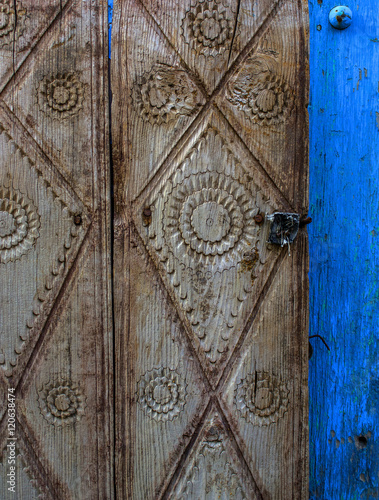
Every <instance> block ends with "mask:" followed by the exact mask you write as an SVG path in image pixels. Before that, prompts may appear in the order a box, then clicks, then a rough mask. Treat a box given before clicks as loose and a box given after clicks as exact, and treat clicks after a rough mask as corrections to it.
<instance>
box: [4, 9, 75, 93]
mask: <svg viewBox="0 0 379 500" xmlns="http://www.w3.org/2000/svg"><path fill="white" fill-rule="evenodd" d="M74 1H75V0H67V3H66V5H65V6H64V7H63V8H62V2H60V9H59V10H58V12H57V13H56V15H55V17H53V19H52V20H51V22H50V23H49V24H48V25H47V26H46V28H45V30H44V31H43V32H42V33H40V35H39V36H38V33H37V37H38V38H37V39H36V40H35V42H34V45H33V46H32V48H31V49H30V52H29V53H28V54H27V56H26V57H25V59H24V60H23V61H22V62H21V63H20V65H19V66H18V68H17V69H15V66H14V57H13V73H12V75H11V76H10V78H9V79H8V81H7V82H5V83H4V85H3V88H2V89H0V97H2V95H3V93H5V92H6V90H7V88H8V87H9V86H10V84H11V83H12V81H13V80H15V79H16V78H17V76H18V74H19V73H20V71H21V70H22V69H23V67H24V65H25V64H26V63H27V61H28V60H29V59H30V58H31V57H32V56H33V55H34V52H35V51H36V50H38V46H39V45H40V43H41V40H42V38H46V37H47V36H48V35H47V33H48V32H49V31H52V27H53V26H54V25H55V24H56V23H57V22H58V20H59V19H60V18H62V17H63V16H64V15H65V13H66V11H67V10H68V9H70V8H71V6H72V4H73V3H74ZM13 55H14V43H13Z"/></svg>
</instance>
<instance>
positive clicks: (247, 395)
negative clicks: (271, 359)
mask: <svg viewBox="0 0 379 500" xmlns="http://www.w3.org/2000/svg"><path fill="white" fill-rule="evenodd" d="M288 394H289V390H288V389H287V387H286V384H285V383H284V382H282V381H281V380H280V379H279V378H278V377H275V376H274V375H272V374H269V373H267V372H255V373H254V374H251V375H248V376H247V377H246V378H244V379H243V380H241V382H240V383H239V384H238V385H237V387H236V389H235V398H234V401H235V405H236V408H237V410H238V411H239V412H240V413H241V415H242V416H243V418H245V419H246V420H247V421H248V422H251V423H252V424H254V425H259V426H262V425H270V424H272V423H275V422H277V421H278V420H279V419H280V418H282V417H283V415H284V414H285V412H286V411H287V409H288Z"/></svg>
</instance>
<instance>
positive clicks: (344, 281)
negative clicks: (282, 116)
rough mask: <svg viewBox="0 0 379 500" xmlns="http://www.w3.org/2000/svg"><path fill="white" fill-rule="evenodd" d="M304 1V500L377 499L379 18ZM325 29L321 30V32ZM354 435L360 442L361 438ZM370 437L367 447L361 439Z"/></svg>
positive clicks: (370, 2)
mask: <svg viewBox="0 0 379 500" xmlns="http://www.w3.org/2000/svg"><path fill="white" fill-rule="evenodd" d="M335 5H336V2H334V1H330V0H327V1H325V0H324V1H322V0H310V1H309V7H310V71H311V99H310V106H309V117H310V203H311V208H310V213H311V217H312V218H313V223H312V224H311V225H310V226H308V227H309V233H310V257H311V260H310V312H311V315H310V334H311V335H314V334H319V335H322V336H323V337H324V338H325V340H326V342H327V343H328V345H329V346H330V349H331V350H330V352H328V351H327V350H326V349H325V347H324V346H323V344H322V342H320V340H319V339H312V340H311V342H312V345H313V347H314V354H313V356H312V359H311V360H310V363H309V369H310V371H309V380H310V475H311V477H310V499H312V500H313V499H314V500H316V499H322V500H358V499H374V498H379V478H378V473H379V427H378V424H379V372H378V368H379V354H378V353H379V339H378V337H379V287H378V285H379V246H378V244H379V218H378V205H379V167H378V164H379V123H378V122H379V120H378V121H377V116H378V115H377V113H378V112H379V93H378V92H379V45H378V44H377V43H373V42H375V41H376V40H378V39H379V21H378V19H379V11H378V1H377V0H365V1H364V2H359V1H353V2H351V3H350V4H349V5H348V6H349V7H350V8H351V10H352V12H353V22H352V24H351V26H350V27H349V28H348V29H347V30H344V31H338V30H336V29H334V28H332V27H331V26H330V24H329V21H328V16H329V11H330V10H331V9H332V8H333V7H335ZM320 28H321V29H320ZM359 437H360V438H359ZM365 440H367V445H366V441H365Z"/></svg>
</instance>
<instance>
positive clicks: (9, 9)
mask: <svg viewBox="0 0 379 500" xmlns="http://www.w3.org/2000/svg"><path fill="white" fill-rule="evenodd" d="M25 18H26V10H25V9H24V8H23V7H22V4H21V2H20V1H18V0H16V2H14V0H0V47H4V46H6V45H11V44H13V41H14V40H17V39H18V38H19V37H20V36H21V35H22V33H23V31H24V29H25ZM16 20H17V22H16Z"/></svg>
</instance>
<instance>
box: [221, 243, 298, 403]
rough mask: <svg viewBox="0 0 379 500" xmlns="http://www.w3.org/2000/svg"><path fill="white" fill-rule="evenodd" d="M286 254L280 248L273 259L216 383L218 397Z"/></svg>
mask: <svg viewBox="0 0 379 500" xmlns="http://www.w3.org/2000/svg"><path fill="white" fill-rule="evenodd" d="M287 254H288V252H287V249H286V248H282V249H281V252H280V253H279V255H278V256H277V257H276V259H275V262H274V264H273V268H272V270H271V272H270V274H269V275H268V276H267V278H266V281H265V283H264V285H263V287H262V289H261V292H260V294H259V298H258V300H257V301H256V303H255V305H254V307H253V310H252V311H251V314H250V316H249V317H248V319H247V320H246V323H245V325H244V327H243V328H242V332H241V335H240V337H239V339H238V341H237V343H236V345H235V347H234V350H233V352H232V354H231V355H230V357H229V360H228V362H227V363H226V365H225V368H224V370H223V373H222V375H221V377H220V378H219V382H218V384H217V387H216V389H215V392H216V393H217V394H218V396H220V392H221V390H222V389H223V387H224V385H225V382H226V379H227V378H228V376H229V374H230V372H231V370H232V368H233V366H234V364H235V361H236V358H237V357H238V356H239V355H240V353H241V351H242V347H243V343H244V341H245V339H246V337H247V335H248V333H249V331H250V329H251V327H252V324H253V323H254V321H255V318H256V317H257V314H258V312H259V310H260V308H261V305H262V303H263V301H264V299H265V298H266V296H267V294H268V292H269V291H270V289H271V286H272V284H273V283H274V281H275V277H276V275H277V273H278V271H279V269H280V267H281V265H282V263H283V261H284V258H285V257H286V256H287Z"/></svg>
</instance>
